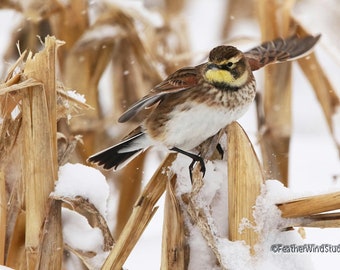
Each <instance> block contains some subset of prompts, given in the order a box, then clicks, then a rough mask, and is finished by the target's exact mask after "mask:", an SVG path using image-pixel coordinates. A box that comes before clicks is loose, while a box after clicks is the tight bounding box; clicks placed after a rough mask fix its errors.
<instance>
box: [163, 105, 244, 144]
mask: <svg viewBox="0 0 340 270" xmlns="http://www.w3.org/2000/svg"><path fill="white" fill-rule="evenodd" d="M248 106H249V104H246V105H244V106H239V107H237V108H234V109H228V108H226V107H224V106H217V105H216V106H208V105H205V104H197V103H195V104H192V106H188V104H185V108H186V109H183V110H181V105H177V107H176V109H175V110H173V112H172V113H171V115H170V117H169V120H168V121H167V123H166V125H165V130H164V131H165V134H164V135H165V136H163V140H164V141H163V143H164V144H165V145H166V146H167V147H169V148H171V147H177V148H180V149H182V150H191V149H193V148H195V147H196V146H198V145H199V144H201V143H202V142H203V141H205V140H206V139H208V138H209V137H211V136H213V135H215V134H216V133H217V132H218V131H219V130H220V129H222V128H224V127H225V126H226V125H228V124H229V123H231V122H232V121H235V120H236V119H238V118H239V117H241V116H242V115H243V114H244V112H245V111H246V109H247V107H248ZM188 107H190V109H187V108H188ZM183 108H184V106H183Z"/></svg>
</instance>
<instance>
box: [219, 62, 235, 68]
mask: <svg viewBox="0 0 340 270" xmlns="http://www.w3.org/2000/svg"><path fill="white" fill-rule="evenodd" d="M234 66H235V63H233V62H227V63H225V64H223V65H221V66H220V68H222V69H226V70H229V69H231V68H234Z"/></svg>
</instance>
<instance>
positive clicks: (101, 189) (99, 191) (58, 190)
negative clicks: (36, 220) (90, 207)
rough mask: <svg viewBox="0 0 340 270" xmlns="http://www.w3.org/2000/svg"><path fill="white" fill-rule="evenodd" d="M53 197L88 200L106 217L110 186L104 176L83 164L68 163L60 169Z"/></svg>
mask: <svg viewBox="0 0 340 270" xmlns="http://www.w3.org/2000/svg"><path fill="white" fill-rule="evenodd" d="M52 196H58V197H68V198H75V197H76V196H82V197H83V198H85V199H88V200H89V201H90V202H91V203H93V204H94V206H95V207H96V208H97V209H98V211H99V212H100V213H101V214H102V215H103V216H104V217H105V216H106V210H107V201H108V197H109V186H108V184H107V182H106V179H105V177H104V175H103V174H102V173H101V172H100V171H98V170H96V169H94V168H92V167H88V166H85V165H82V164H71V163H67V164H65V165H64V166H61V167H60V168H59V180H58V181H57V182H56V185H55V190H54V192H53V193H52Z"/></svg>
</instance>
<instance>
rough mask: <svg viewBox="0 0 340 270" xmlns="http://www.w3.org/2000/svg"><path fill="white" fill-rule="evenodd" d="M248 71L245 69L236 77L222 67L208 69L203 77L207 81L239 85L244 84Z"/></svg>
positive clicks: (233, 85)
mask: <svg viewBox="0 0 340 270" xmlns="http://www.w3.org/2000/svg"><path fill="white" fill-rule="evenodd" d="M248 75H249V74H248V71H247V70H245V71H244V73H243V74H242V75H241V76H240V77H238V78H236V79H235V78H234V76H233V75H232V74H231V73H230V72H229V71H228V70H224V69H217V68H216V69H209V70H207V71H206V72H205V74H204V76H205V79H206V80H207V81H208V82H209V83H222V84H227V85H230V86H232V87H240V86H242V85H244V84H245V83H246V82H247V80H248Z"/></svg>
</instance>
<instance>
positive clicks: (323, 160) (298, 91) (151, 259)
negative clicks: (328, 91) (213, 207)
mask: <svg viewBox="0 0 340 270" xmlns="http://www.w3.org/2000/svg"><path fill="white" fill-rule="evenodd" d="M318 3H319V1H317V0H309V1H307V0H305V1H299V2H298V4H297V6H296V8H295V9H294V11H295V14H296V16H297V17H298V18H299V19H300V20H301V22H303V23H304V22H305V23H306V24H307V25H305V26H306V27H307V26H308V27H307V29H308V30H310V31H311V32H312V33H313V34H317V33H322V34H323V37H322V39H321V41H320V42H319V44H318V45H317V49H316V52H317V55H318V56H319V58H321V59H322V61H321V64H322V65H323V67H324V68H325V69H326V71H327V73H328V74H329V75H330V78H331V80H332V82H333V84H334V85H340V76H338V70H339V64H340V62H339V59H340V55H336V56H334V55H331V53H330V50H331V48H335V47H336V46H337V45H338V44H339V43H336V44H334V41H335V38H334V37H333V36H332V33H333V35H334V33H336V32H335V31H333V32H332V31H331V30H332V29H331V30H330V29H329V28H327V27H328V26H329V21H331V19H332V18H331V15H332V16H334V15H339V14H340V9H339V7H338V3H337V1H336V0H327V1H323V3H324V4H323V6H322V7H321V6H320V8H321V9H322V10H325V9H326V10H327V11H329V13H326V12H321V11H320V10H319V9H318V6H317V5H318ZM224 5H225V1H223V0H215V1H211V0H191V2H190V4H189V6H188V8H187V10H186V14H185V15H186V18H187V19H188V24H189V33H190V37H191V40H192V48H193V51H196V52H201V51H209V50H210V49H211V48H212V47H214V46H216V45H218V44H220V43H221V41H220V40H219V36H218V34H217V33H219V32H220V30H221V29H220V25H221V21H220V20H221V19H222V18H223V16H222V13H223V12H225V9H223V8H222V7H223V6H224ZM327 8H328V9H327ZM323 14H330V16H327V15H323ZM316 15H318V16H317V18H318V19H317V20H315V19H311V18H316V17H315V16H316ZM207 16H209V18H210V19H209V20H208V19H206V17H207ZM203 17H204V20H203V19H202V18H203ZM4 18H5V19H4ZM12 18H13V13H6V14H5V13H3V12H1V13H0V19H1V21H6V22H11V19H12ZM3 19H4V20H3ZM235 20H237V18H235ZM247 26H248V24H247ZM5 28H6V27H0V38H4V37H5V36H6V35H5V34H3V31H4V30H5ZM234 32H235V31H234ZM236 32H237V35H238V36H249V37H250V38H251V39H252V44H250V45H248V44H244V42H243V43H242V45H241V46H245V48H249V47H252V46H253V45H255V44H256V43H257V41H258V40H259V36H260V34H259V32H258V30H257V27H256V26H254V25H250V26H249V27H242V26H240V27H239V29H238V30H237V31H236ZM237 35H236V34H235V37H236V36H237ZM5 42H6V41H4V40H1V42H0V45H1V47H0V56H1V53H2V52H3V49H4V46H2V45H4V43H5ZM332 52H333V53H334V52H339V49H336V50H332ZM1 68H3V66H2V67H1ZM1 68H0V71H1ZM293 68H294V72H293V74H294V79H293V135H292V141H291V154H290V175H289V177H290V183H289V189H286V188H284V187H282V186H280V184H279V183H278V182H276V181H270V182H268V183H267V185H266V186H265V187H264V188H265V189H266V190H267V191H268V192H269V193H267V195H265V194H264V193H263V195H262V196H261V199H262V200H267V202H268V203H269V204H270V202H272V203H274V202H275V200H280V199H281V198H282V199H287V198H292V197H294V196H302V195H311V194H319V193H321V192H323V193H324V192H327V191H329V192H333V191H335V190H340V180H336V178H334V176H336V175H340V166H339V165H340V164H339V155H338V152H337V150H336V148H335V145H334V143H333V141H332V138H331V136H330V134H329V132H328V127H327V125H326V121H325V119H324V117H323V114H322V110H321V108H320V106H319V104H318V102H317V100H316V97H315V95H314V93H313V91H312V89H311V87H310V85H309V83H308V82H307V81H306V79H305V78H304V76H303V74H302V72H301V71H300V70H299V68H298V66H297V65H296V64H294V67H293ZM256 77H257V79H258V85H259V88H261V80H262V79H261V72H258V73H257V75H256ZM335 90H336V91H338V93H339V92H340V88H339V87H338V88H336V89H335ZM310 119H313V121H311V120H310ZM339 121H340V119H339ZM239 122H240V123H241V125H242V126H243V127H244V129H245V130H246V132H247V133H248V135H249V136H250V138H251V140H252V142H253V144H254V146H255V148H257V147H258V146H257V141H256V117H255V108H254V107H252V108H251V109H250V110H249V111H248V112H247V113H246V115H245V116H244V117H242V119H240V121H239ZM70 170H71V171H72V172H73V173H74V172H76V176H79V177H78V178H77V179H78V180H79V179H81V180H82V183H81V184H79V182H78V183H76V182H74V183H73V184H70V183H67V182H65V179H67V178H69V177H70V172H69V171H70ZM71 178H72V179H73V180H74V179H76V177H71ZM94 178H96V179H97V181H95V182H94V183H91V179H94ZM84 179H88V181H84ZM60 180H61V182H59V184H58V185H59V186H58V189H57V190H56V193H57V194H58V195H62V194H63V193H64V195H72V194H75V193H76V192H78V194H79V195H83V196H85V197H88V198H90V200H91V201H92V202H93V203H94V204H95V205H96V206H97V208H98V209H99V210H100V212H101V213H102V214H103V215H104V216H105V211H106V210H105V209H107V207H108V205H107V203H108V199H103V198H108V194H107V193H108V190H107V188H108V186H107V185H106V183H105V181H104V179H103V177H102V176H101V175H100V174H99V173H97V172H96V171H95V170H94V169H92V168H87V167H84V166H82V165H75V166H72V165H66V167H63V168H62V169H61V174H60ZM85 183H86V184H85ZM67 185H69V186H68V187H67ZM80 186H81V187H82V190H79V189H77V188H79V187H80ZM65 188H66V190H65ZM72 188H75V190H74V191H72ZM67 192H68V194H65V193H67ZM266 196H267V197H266ZM280 197H281V198H280ZM163 202H164V199H163V197H162V198H161V199H160V201H159V202H158V205H159V206H160V208H159V209H158V211H157V213H156V215H155V216H154V217H153V219H152V220H151V222H150V224H149V225H148V226H147V228H146V231H145V232H144V234H143V235H142V237H141V239H140V241H139V242H138V243H137V245H136V247H135V248H134V250H133V252H132V253H131V255H130V257H129V258H128V260H127V262H126V264H125V266H124V267H125V268H127V269H131V270H133V269H159V266H160V255H161V233H162V218H163V209H162V206H163ZM265 210H268V211H269V212H267V213H266V212H265ZM256 211H257V213H258V214H259V213H262V219H259V220H258V221H259V223H261V222H262V224H263V222H265V221H266V220H264V218H267V220H268V221H271V223H270V224H271V225H272V226H275V225H277V224H276V223H275V222H278V221H280V219H279V218H277V219H275V220H274V221H273V220H272V219H273V215H274V216H275V210H273V209H264V206H263V204H261V200H260V199H259V201H258V205H257V208H256ZM261 211H262V212H261ZM268 213H269V214H268ZM266 214H267V215H268V216H266ZM76 215H77V214H74V213H73V214H72V213H71V211H69V210H66V211H65V213H64V217H63V218H64V220H65V227H64V236H65V240H66V241H68V242H69V243H70V244H72V245H74V246H77V245H80V247H83V248H84V245H85V244H84V241H86V240H88V241H89V242H92V244H93V243H94V242H97V241H98V239H100V238H101V235H100V233H99V232H98V231H97V230H94V231H91V232H90V231H89V228H86V220H83V219H78V221H75V220H76ZM260 216H261V215H260ZM73 222H74V224H72V223H73ZM72 225H76V226H72ZM275 229H276V228H272V230H269V229H268V231H267V232H268V235H270V236H271V238H270V239H269V240H268V241H267V242H265V243H262V245H261V247H262V251H261V252H259V254H260V255H259V256H258V257H257V259H258V261H250V262H251V265H252V266H250V265H249V261H247V260H250V258H249V257H248V255H247V254H246V252H245V250H246V247H245V246H244V245H241V244H240V245H238V244H236V245H235V244H234V245H232V243H228V242H227V241H226V240H225V239H224V240H223V241H222V240H221V241H222V242H223V245H224V247H229V248H230V249H232V248H234V250H233V252H234V257H232V258H235V259H234V260H235V261H232V262H231V263H232V265H233V266H234V268H230V269H257V270H258V269H260V270H262V269H264V270H266V269H271V270H272V269H308V270H309V269H315V270H319V269H328V270H332V269H334V270H335V269H338V268H339V263H340V254H339V253H308V254H306V253H295V254H283V253H275V252H273V251H271V250H270V244H285V243H287V244H288V243H289V244H292V243H293V244H296V245H300V244H304V243H307V244H333V245H339V244H340V229H308V228H306V229H305V231H306V238H305V239H301V238H300V237H299V235H298V234H297V233H296V232H293V231H292V232H285V233H279V232H278V231H277V230H275ZM81 231H83V234H81V233H80V234H78V233H79V232H81ZM77 232H78V233H77ZM79 235H80V236H79ZM84 235H86V236H88V237H89V238H87V237H85V236H84ZM93 239H95V240H93ZM88 244H89V246H88V249H89V250H91V249H99V247H97V246H93V245H90V244H91V243H88ZM146 247H147V248H146ZM230 249H229V250H224V251H225V252H224V253H223V255H225V258H230V256H231V251H230ZM242 263H243V265H242V267H241V266H240V265H241V264H242ZM228 265H229V264H228ZM201 267H202V268H198V266H193V268H192V269H206V268H204V264H202V265H201ZM252 267H256V268H252ZM73 268H74V269H76V268H75V267H73ZM0 269H1V267H0ZM3 269H4V268H3Z"/></svg>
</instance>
